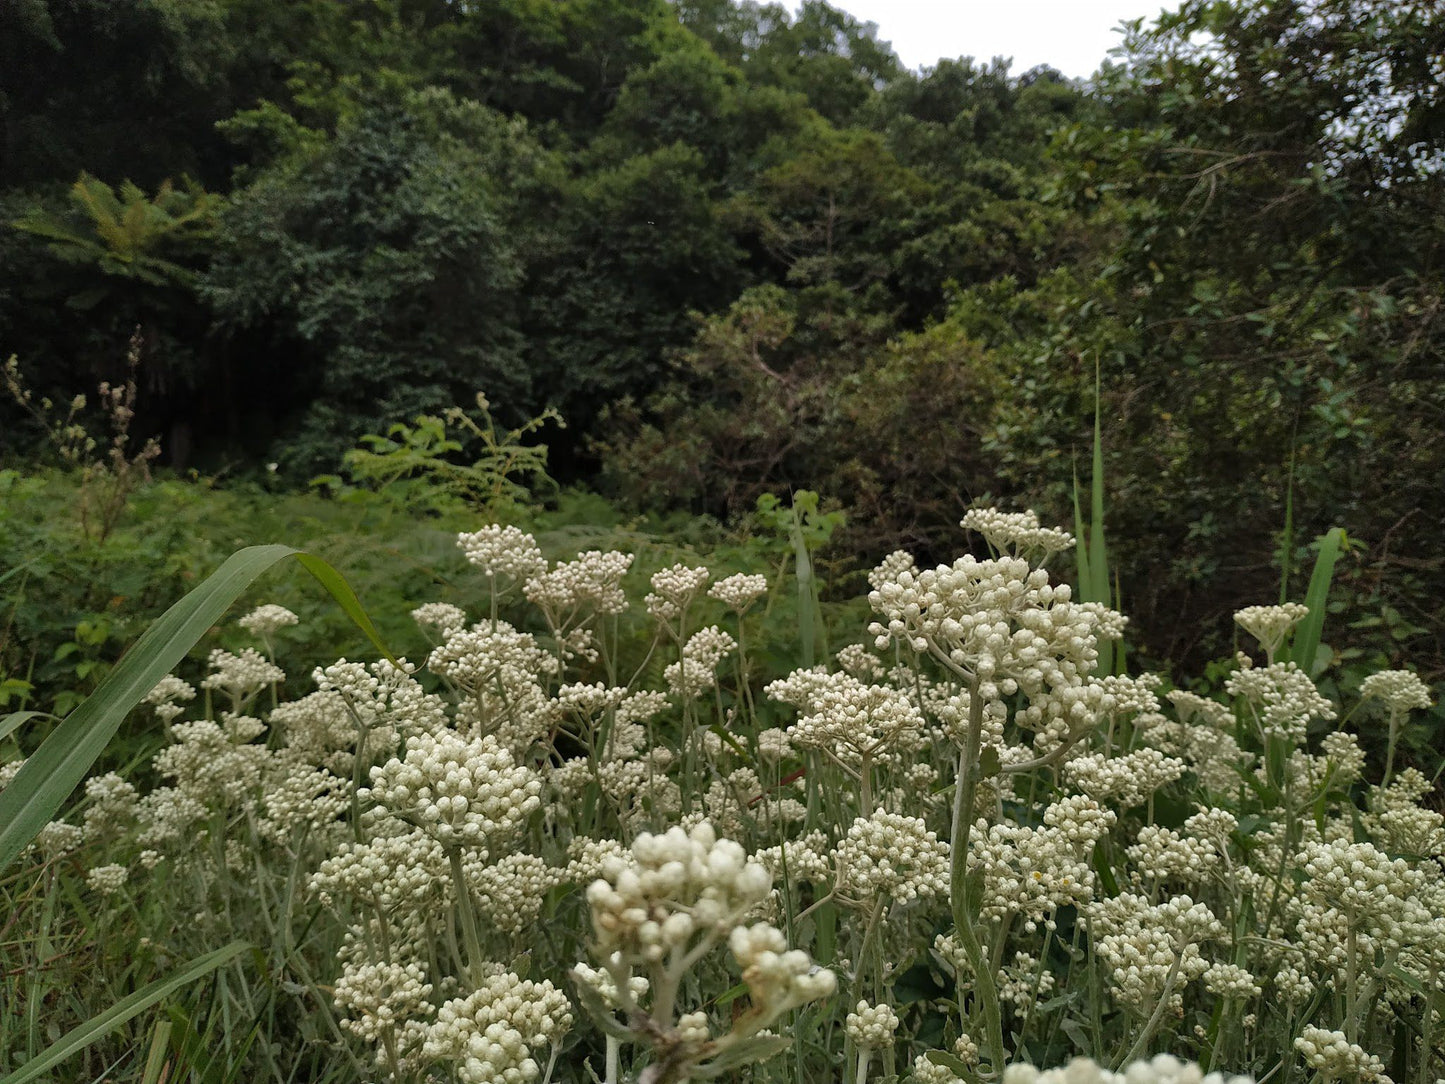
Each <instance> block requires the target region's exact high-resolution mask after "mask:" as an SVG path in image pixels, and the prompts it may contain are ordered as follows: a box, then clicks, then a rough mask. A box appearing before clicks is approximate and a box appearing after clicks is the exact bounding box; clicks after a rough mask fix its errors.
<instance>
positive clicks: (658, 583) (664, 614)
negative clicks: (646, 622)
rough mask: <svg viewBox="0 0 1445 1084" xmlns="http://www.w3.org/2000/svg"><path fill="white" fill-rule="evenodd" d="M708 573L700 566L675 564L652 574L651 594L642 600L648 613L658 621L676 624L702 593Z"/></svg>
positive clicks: (709, 574) (709, 575)
mask: <svg viewBox="0 0 1445 1084" xmlns="http://www.w3.org/2000/svg"><path fill="white" fill-rule="evenodd" d="M711 575H712V574H711V573H710V572H708V570H707V569H705V568H702V567H701V566H699V567H697V568H689V567H688V566H687V565H684V564H676V565H673V566H672V567H671V568H664V569H661V570H659V571H657V572H654V573H653V574H652V592H651V593H650V594H649V595H648V596H647V597H646V598H645V599H643V600H642V601H643V605H644V606H645V607H646V608H647V612H648V613H649V614H651V615H652V616H653V617H655V618H657V619H658V620H659V621H675V620H677V618H678V617H680V616H681V615H682V612H683V610H685V609H687V607H688V606H689V605H690V604H691V603H692V601H693V600H694V599H696V598H697V597H698V595H700V594H701V593H702V589H703V588H704V587H705V586H707V581H708V579H709V578H711Z"/></svg>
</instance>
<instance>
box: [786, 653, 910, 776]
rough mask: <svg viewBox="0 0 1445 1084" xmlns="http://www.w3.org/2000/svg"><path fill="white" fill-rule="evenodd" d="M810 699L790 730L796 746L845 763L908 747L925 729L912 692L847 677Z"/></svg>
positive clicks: (821, 688) (831, 681) (828, 683)
mask: <svg viewBox="0 0 1445 1084" xmlns="http://www.w3.org/2000/svg"><path fill="white" fill-rule="evenodd" d="M803 673H804V674H806V673H808V671H803ZM771 688H772V686H769V689H771ZM809 700H810V703H809V705H808V708H807V714H805V715H803V717H802V718H800V719H799V720H798V721H797V722H796V723H795V724H793V726H792V728H791V730H790V731H789V734H790V736H791V738H792V741H793V744H794V745H797V746H800V747H803V748H809V749H826V750H828V751H829V752H830V753H832V754H833V755H834V756H836V757H838V759H839V760H842V761H844V762H845V763H857V762H858V761H859V760H861V759H863V758H865V757H869V758H873V757H877V756H878V754H880V753H881V752H884V751H885V750H887V749H888V748H889V747H890V746H893V745H897V744H900V743H907V742H908V741H909V739H911V738H915V737H916V736H917V735H919V734H920V733H921V732H922V731H923V729H924V726H925V725H926V724H925V721H924V718H923V713H922V712H920V711H919V710H918V705H917V704H915V703H914V701H913V700H912V699H911V698H910V697H909V696H908V694H907V693H904V692H902V691H900V690H898V689H894V688H892V687H890V686H887V685H865V684H864V683H863V682H861V681H859V680H858V679H857V678H854V677H850V676H848V675H847V674H834V675H832V676H831V677H830V678H829V680H828V681H826V682H822V683H820V684H819V686H818V688H817V689H816V691H815V692H814V693H813V695H812V696H810V697H809Z"/></svg>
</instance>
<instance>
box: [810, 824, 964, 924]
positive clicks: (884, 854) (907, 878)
mask: <svg viewBox="0 0 1445 1084" xmlns="http://www.w3.org/2000/svg"><path fill="white" fill-rule="evenodd" d="M837 866H838V888H839V890H840V891H842V892H843V893H845V894H846V895H848V896H850V897H852V898H853V899H855V900H860V901H867V902H868V903H869V905H870V906H871V904H872V901H873V900H875V899H876V898H877V897H878V896H880V895H886V896H888V897H890V898H891V899H893V900H897V901H899V902H907V901H911V900H915V899H920V898H922V899H927V898H930V897H933V896H944V895H947V893H948V872H949V868H948V844H947V843H946V842H945V841H943V840H941V839H939V838H938V834H937V833H936V832H932V831H929V829H928V826H927V825H926V824H925V823H924V822H923V821H921V820H919V819H918V818H917V817H906V816H904V815H902V814H900V813H889V812H887V811H886V810H883V809H879V810H876V811H874V813H873V814H872V815H871V816H868V817H859V818H858V819H857V820H855V821H854V822H853V825H852V827H850V828H849V829H848V835H847V836H846V837H845V838H844V839H843V840H842V842H840V843H839V844H838V850H837Z"/></svg>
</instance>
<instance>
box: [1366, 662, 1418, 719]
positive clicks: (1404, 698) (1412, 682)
mask: <svg viewBox="0 0 1445 1084" xmlns="http://www.w3.org/2000/svg"><path fill="white" fill-rule="evenodd" d="M1360 695H1361V696H1362V697H1364V698H1365V699H1366V700H1370V699H1378V700H1383V701H1384V702H1385V704H1386V706H1388V707H1389V709H1390V711H1391V712H1393V713H1396V714H1399V715H1403V714H1404V713H1405V712H1407V711H1415V710H1420V711H1423V710H1424V709H1426V708H1428V707H1429V706H1430V705H1431V703H1432V701H1431V700H1430V687H1429V686H1428V685H1426V684H1425V683H1424V682H1423V681H1421V680H1420V679H1419V678H1418V677H1417V676H1416V675H1415V674H1413V673H1412V672H1411V671H1409V670H1381V671H1380V672H1379V673H1377V674H1371V675H1370V676H1369V677H1367V678H1365V681H1364V684H1363V685H1361V686H1360Z"/></svg>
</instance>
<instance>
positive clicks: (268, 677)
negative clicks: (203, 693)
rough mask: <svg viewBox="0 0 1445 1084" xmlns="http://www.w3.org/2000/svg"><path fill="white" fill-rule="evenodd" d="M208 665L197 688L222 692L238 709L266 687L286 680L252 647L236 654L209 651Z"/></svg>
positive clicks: (277, 668) (219, 650)
mask: <svg viewBox="0 0 1445 1084" xmlns="http://www.w3.org/2000/svg"><path fill="white" fill-rule="evenodd" d="M210 666H211V672H210V673H209V674H207V675H206V677H205V679H204V680H203V681H202V682H201V688H203V689H213V690H216V691H217V692H223V693H226V694H227V695H228V696H230V698H231V701H232V706H233V707H236V708H237V709H238V710H239V705H241V704H242V703H244V702H245V701H246V700H249V699H250V698H251V697H252V696H254V695H255V694H256V693H258V692H260V691H261V690H262V689H264V688H266V686H268V685H276V684H279V683H280V682H282V681H285V680H286V673H285V671H284V670H282V669H281V668H280V667H279V666H277V665H276V664H275V663H273V662H270V661H269V660H268V659H267V658H266V657H265V656H264V655H262V654H261V653H260V652H259V651H257V650H256V649H255V648H253V647H248V648H246V649H245V650H244V651H242V652H241V653H240V654H239V655H233V654H232V653H231V652H229V651H223V650H221V649H220V648H216V649H215V650H213V651H212V652H211V657H210Z"/></svg>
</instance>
